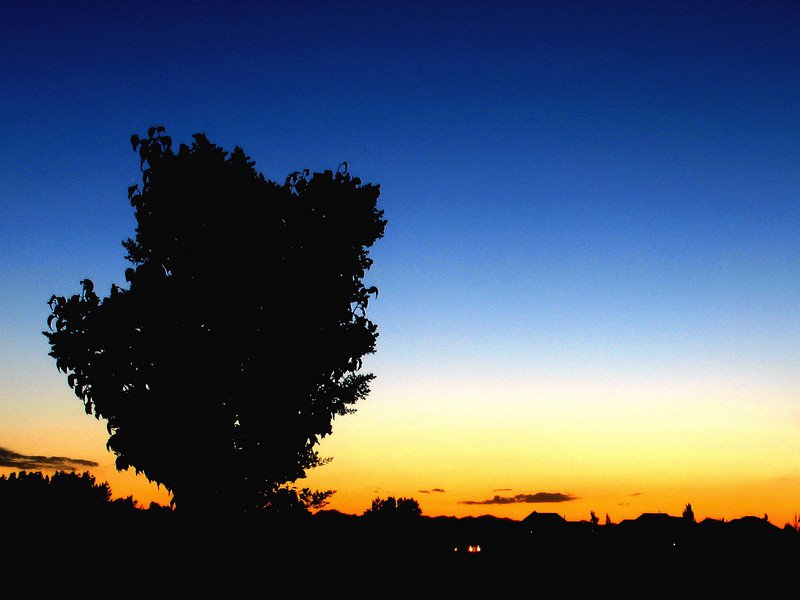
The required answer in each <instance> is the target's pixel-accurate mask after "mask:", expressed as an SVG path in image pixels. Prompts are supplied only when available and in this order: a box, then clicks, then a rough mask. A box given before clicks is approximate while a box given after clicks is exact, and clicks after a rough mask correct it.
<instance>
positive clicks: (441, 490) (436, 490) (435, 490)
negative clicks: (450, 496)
mask: <svg viewBox="0 0 800 600" xmlns="http://www.w3.org/2000/svg"><path fill="white" fill-rule="evenodd" d="M431 491H433V492H439V493H440V494H444V489H442V488H433V490H431Z"/></svg>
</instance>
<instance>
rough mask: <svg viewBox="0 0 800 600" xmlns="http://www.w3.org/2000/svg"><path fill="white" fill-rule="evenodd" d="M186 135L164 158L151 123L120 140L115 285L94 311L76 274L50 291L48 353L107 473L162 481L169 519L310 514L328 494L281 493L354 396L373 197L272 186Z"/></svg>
mask: <svg viewBox="0 0 800 600" xmlns="http://www.w3.org/2000/svg"><path fill="white" fill-rule="evenodd" d="M193 137H194V141H193V143H192V144H191V146H187V145H185V144H181V146H180V148H179V149H178V151H177V152H174V151H173V147H172V140H171V138H170V137H169V136H168V135H166V133H165V131H164V128H163V127H151V128H150V130H149V132H148V136H147V137H146V138H140V137H139V136H137V135H134V136H132V138H131V143H132V146H133V148H134V150H135V151H137V152H138V153H139V157H140V159H141V171H142V188H141V189H140V188H139V186H138V185H134V186H131V187H130V188H129V190H128V197H129V200H130V203H131V206H132V207H133V208H134V210H135V217H136V222H137V227H136V231H135V236H134V237H133V238H132V239H128V240H127V241H125V242H123V246H124V248H125V249H126V250H127V256H126V258H127V259H128V260H129V261H130V262H131V263H132V264H133V266H132V267H131V268H128V269H127V270H126V272H125V279H126V281H127V284H128V287H127V288H123V287H120V286H118V285H116V284H114V285H112V286H111V290H110V295H109V296H107V297H105V298H101V297H100V296H98V295H97V293H96V291H95V289H94V284H93V282H92V281H91V280H90V279H84V280H83V281H81V285H82V288H83V289H82V293H80V294H75V295H72V296H70V297H66V296H56V295H54V296H53V297H52V298H51V299H50V302H49V304H50V308H51V314H50V316H49V318H48V327H49V331H45V332H44V334H45V335H46V336H47V338H48V340H49V343H50V346H51V351H50V356H52V357H53V358H54V359H55V364H56V367H57V368H58V369H59V370H60V371H62V372H64V373H65V374H67V382H68V385H69V386H70V387H71V388H72V389H73V391H74V392H75V394H76V395H77V396H78V398H80V400H81V401H82V402H83V404H84V407H85V410H86V413H87V414H94V415H95V417H96V418H98V419H100V418H102V419H105V420H106V421H107V428H108V433H109V439H108V442H107V448H108V449H109V450H111V451H112V452H114V454H115V455H116V466H117V469H120V470H124V469H128V468H131V467H132V468H133V469H135V470H136V472H137V473H143V474H144V475H145V476H146V477H147V478H148V479H149V480H151V481H154V482H157V483H158V484H163V485H164V486H166V488H167V490H168V491H169V492H171V494H172V501H173V503H174V504H175V507H176V508H177V509H178V510H179V511H181V512H183V513H187V512H188V513H198V514H199V513H208V512H209V511H216V512H220V513H227V514H230V513H237V514H238V513H242V512H247V511H252V510H257V509H260V508H264V507H270V506H275V507H277V506H281V507H286V506H292V505H297V504H298V503H299V505H301V506H302V507H309V506H314V505H319V504H321V503H324V502H325V500H326V499H327V497H328V496H329V495H330V494H331V493H332V492H330V491H328V492H312V491H311V490H308V489H307V488H304V489H302V490H297V489H296V488H294V487H293V486H292V485H291V484H293V482H295V481H296V480H297V479H300V478H303V477H304V476H305V474H306V471H307V470H308V469H311V468H313V467H315V466H318V465H320V464H322V463H323V462H325V459H323V458H321V457H320V456H319V454H318V452H317V449H316V446H317V444H318V442H319V441H320V439H321V437H323V436H325V435H328V434H330V433H331V432H332V421H333V419H334V418H335V417H336V416H340V415H345V414H348V413H350V412H353V410H354V409H353V405H354V404H355V403H356V402H357V401H358V400H360V399H363V398H365V397H366V396H367V395H368V393H369V383H370V381H371V380H372V379H373V375H372V374H368V373H360V372H359V371H360V370H361V366H362V358H363V357H364V356H365V355H367V354H370V353H373V352H374V351H375V344H376V339H377V335H378V334H377V327H376V325H375V324H374V323H372V322H371V321H370V320H369V319H367V317H366V309H367V305H368V303H369V300H370V299H371V297H372V296H374V295H376V294H377V291H378V290H377V289H376V288H375V287H365V285H364V284H363V282H362V279H363V277H364V276H365V273H366V271H367V270H368V269H369V268H370V266H371V264H372V259H370V258H369V256H368V248H370V247H371V246H372V245H373V243H374V242H375V241H376V240H378V239H379V238H381V237H382V236H383V233H384V227H385V224H386V221H385V220H384V219H383V211H381V210H378V208H377V198H378V196H379V194H380V190H379V186H376V185H372V184H362V182H361V181H360V179H358V178H357V177H352V176H351V175H350V174H349V173H348V172H347V165H346V164H345V163H342V165H340V167H339V169H337V171H336V172H335V173H334V172H332V171H325V172H323V173H314V174H313V175H310V174H309V172H308V171H307V170H306V171H302V172H296V173H293V174H292V175H290V176H289V177H288V178H287V179H286V182H285V183H284V184H282V185H279V184H277V183H275V182H272V181H269V180H267V179H265V178H264V176H263V175H261V174H260V173H258V172H256V170H255V169H254V163H253V162H252V161H251V160H250V159H249V157H248V156H246V155H245V153H244V152H243V151H242V149H241V148H239V147H236V148H235V149H234V150H233V152H230V153H229V152H226V151H225V150H223V149H222V148H220V147H218V146H216V145H214V144H212V143H211V142H209V140H208V139H207V138H206V136H205V135H203V134H195V135H194V136H193ZM211 473H213V476H210V475H209V474H211ZM287 494H289V495H290V496H292V498H291V499H289V500H287Z"/></svg>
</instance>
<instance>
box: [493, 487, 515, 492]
mask: <svg viewBox="0 0 800 600" xmlns="http://www.w3.org/2000/svg"><path fill="white" fill-rule="evenodd" d="M492 491H493V492H510V491H511V488H495V489H493V490H492Z"/></svg>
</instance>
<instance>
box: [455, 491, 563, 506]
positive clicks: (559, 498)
mask: <svg viewBox="0 0 800 600" xmlns="http://www.w3.org/2000/svg"><path fill="white" fill-rule="evenodd" d="M570 500H577V496H572V495H570V494H561V493H558V492H556V493H553V492H537V493H535V494H517V495H516V496H497V495H495V497H494V498H490V499H489V500H462V501H461V502H460V504H534V503H538V502H569V501H570Z"/></svg>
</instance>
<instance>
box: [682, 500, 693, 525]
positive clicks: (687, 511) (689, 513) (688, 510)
mask: <svg viewBox="0 0 800 600" xmlns="http://www.w3.org/2000/svg"><path fill="white" fill-rule="evenodd" d="M683 518H684V519H685V520H686V521H688V522H689V523H694V511H693V510H692V505H691V504H687V505H686V507H685V508H684V509H683Z"/></svg>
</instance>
